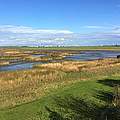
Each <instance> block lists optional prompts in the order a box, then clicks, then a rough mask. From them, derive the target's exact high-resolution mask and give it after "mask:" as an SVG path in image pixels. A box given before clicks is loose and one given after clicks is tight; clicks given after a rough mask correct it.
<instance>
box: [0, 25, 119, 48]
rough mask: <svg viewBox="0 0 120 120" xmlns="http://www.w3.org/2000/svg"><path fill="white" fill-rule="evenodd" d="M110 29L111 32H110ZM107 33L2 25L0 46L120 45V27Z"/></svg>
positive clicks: (96, 27)
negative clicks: (83, 32)
mask: <svg viewBox="0 0 120 120" xmlns="http://www.w3.org/2000/svg"><path fill="white" fill-rule="evenodd" d="M88 28H89V29H103V28H106V27H104V26H92V25H91V26H85V27H84V29H88ZM108 29H109V30H108ZM106 30H107V31H103V32H97V33H96V32H93V33H88V34H80V33H73V32H72V31H69V30H49V29H47V30H46V29H39V28H38V29H36V28H32V27H25V26H13V25H1V26H0V46H15V45H19V46H54V45H64V46H67V45H113V44H120V26H114V27H109V28H107V29H106Z"/></svg>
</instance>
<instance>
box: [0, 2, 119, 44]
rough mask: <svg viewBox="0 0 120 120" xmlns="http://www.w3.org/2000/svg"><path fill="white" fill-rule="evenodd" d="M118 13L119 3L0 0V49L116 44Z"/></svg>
mask: <svg viewBox="0 0 120 120" xmlns="http://www.w3.org/2000/svg"><path fill="white" fill-rule="evenodd" d="M119 13H120V1H119V0H0V35H1V37H0V41H2V42H1V44H2V45H8V44H10V45H12V44H11V42H14V43H16V44H21V43H22V44H25V43H27V42H29V43H30V42H31V41H32V40H33V41H34V42H35V40H36V41H37V42H35V45H36V44H48V43H49V42H50V43H49V45H50V44H51V45H53V44H55V45H56V44H57V43H58V44H65V45H70V44H74V45H77V43H78V44H79V45H83V44H81V42H83V43H84V44H86V45H91V41H94V43H93V45H101V44H115V43H116V44H119V43H120V14H119ZM21 31H22V32H21ZM43 33H44V34H43ZM54 33H56V34H57V35H56V37H57V38H55V35H54ZM30 34H31V35H30ZM60 34H62V35H60ZM66 34H67V35H66ZM68 34H69V35H68ZM71 34H72V35H71ZM73 34H74V35H73ZM76 34H77V35H76ZM78 34H79V35H78ZM31 36H32V37H31ZM45 36H47V38H45ZM66 36H67V37H66ZM91 36H92V37H91ZM13 38H14V39H13ZM43 38H44V40H43ZM16 39H17V40H16ZM18 39H19V42H18ZM23 39H24V40H23ZM48 39H49V40H48ZM55 39H59V40H60V41H59V40H57V42H56V41H55ZM61 39H62V42H61ZM63 39H64V40H63ZM73 39H74V40H73ZM15 40H16V41H17V42H16V41H15ZM30 40H31V41H30ZM20 41H21V42H20ZM41 41H43V43H42V42H41ZM44 41H45V43H44ZM58 41H59V42H58ZM47 42H48V43H47ZM60 42H61V43H60Z"/></svg>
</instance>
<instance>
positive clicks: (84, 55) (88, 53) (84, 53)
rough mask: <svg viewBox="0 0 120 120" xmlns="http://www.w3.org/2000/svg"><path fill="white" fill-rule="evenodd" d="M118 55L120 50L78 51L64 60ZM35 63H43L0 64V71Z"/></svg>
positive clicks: (22, 67)
mask: <svg viewBox="0 0 120 120" xmlns="http://www.w3.org/2000/svg"><path fill="white" fill-rule="evenodd" d="M117 55H120V51H80V53H77V54H74V55H70V56H66V57H65V58H64V59H65V60H74V61H76V60H85V61H87V60H95V59H102V58H110V57H117ZM33 56H34V57H41V56H45V55H33ZM36 64H44V62H23V63H16V64H12V65H8V66H1V67H0V71H14V70H25V69H31V68H33V66H34V65H36Z"/></svg>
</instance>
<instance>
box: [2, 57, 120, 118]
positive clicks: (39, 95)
mask: <svg viewBox="0 0 120 120" xmlns="http://www.w3.org/2000/svg"><path fill="white" fill-rule="evenodd" d="M119 80H120V59H105V60H95V61H88V62H84V61H81V62H73V61H64V62H61V63H49V64H44V65H37V66H35V67H34V69H32V70H23V71H14V72H0V86H1V87H0V120H48V117H50V113H49V112H51V111H64V112H63V113H61V114H63V116H65V117H67V116H70V115H72V116H73V113H74V112H76V111H77V112H78V108H77V106H79V103H80V101H79V100H77V99H75V98H76V97H78V98H84V99H85V101H92V102H93V103H95V104H96V105H97V106H99V107H101V106H103V105H105V104H107V102H106V101H105V98H104V97H106V96H105V94H106V92H112V90H113V87H112V86H111V84H114V83H116V84H120V81H119ZM103 93H104V94H103ZM58 96H60V97H61V98H62V99H58ZM66 96H67V98H66ZM70 96H72V98H71V97H70ZM64 98H65V100H64ZM108 98H109V97H108ZM57 99H58V100H57ZM57 101H59V102H57ZM70 102H72V103H71V104H69V103H70ZM57 104H61V106H60V107H58V105H57ZM46 106H47V107H46ZM64 106H66V107H67V108H64ZM70 106H71V107H73V108H71V107H70ZM45 108H46V109H45ZM48 108H49V109H51V110H49V109H48ZM66 110H67V112H66ZM48 111H49V112H48ZM52 113H53V114H55V112H52ZM68 113H69V114H68ZM77 114H78V113H77ZM83 114H85V113H83Z"/></svg>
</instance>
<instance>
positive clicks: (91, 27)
mask: <svg viewBox="0 0 120 120" xmlns="http://www.w3.org/2000/svg"><path fill="white" fill-rule="evenodd" d="M83 28H90V29H101V28H106V27H105V26H95V25H87V26H83Z"/></svg>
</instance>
